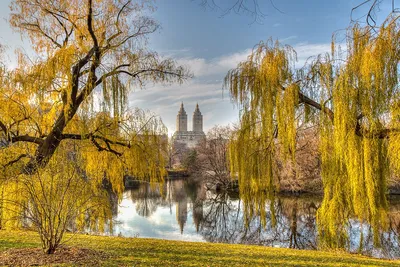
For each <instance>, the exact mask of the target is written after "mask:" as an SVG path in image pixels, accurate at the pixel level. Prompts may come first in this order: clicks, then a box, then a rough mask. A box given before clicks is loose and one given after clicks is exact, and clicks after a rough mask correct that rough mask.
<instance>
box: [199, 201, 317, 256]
mask: <svg viewBox="0 0 400 267" xmlns="http://www.w3.org/2000/svg"><path fill="white" fill-rule="evenodd" d="M317 203H318V201H317V202H316V201H313V200H308V201H304V200H301V199H296V198H294V199H277V200H276V201H275V202H274V207H275V217H276V224H275V227H273V224H272V223H271V222H272V220H271V219H272V215H273V214H271V211H270V209H269V208H268V209H267V210H266V213H265V216H266V220H265V222H266V224H265V225H264V223H263V218H261V216H260V215H259V214H254V215H253V216H252V217H248V218H247V220H248V223H247V224H246V220H245V218H244V216H245V215H244V213H243V203H242V202H241V200H240V199H238V198H232V196H229V195H228V194H227V193H220V194H210V196H209V197H208V198H207V200H205V201H204V220H203V223H202V225H201V233H202V235H203V236H204V237H205V239H206V240H207V241H209V242H225V243H243V244H259V245H267V246H280V247H292V248H302V249H307V248H315V247H316V243H315V242H316V241H315V240H316V238H315V236H316V228H315V209H316V208H317V205H316V204H317ZM267 206H268V205H267Z"/></svg>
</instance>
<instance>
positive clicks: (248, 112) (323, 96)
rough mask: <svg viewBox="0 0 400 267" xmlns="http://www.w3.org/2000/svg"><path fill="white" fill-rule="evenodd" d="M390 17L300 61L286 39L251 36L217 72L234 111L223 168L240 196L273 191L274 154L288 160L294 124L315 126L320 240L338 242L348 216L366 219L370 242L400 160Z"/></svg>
mask: <svg viewBox="0 0 400 267" xmlns="http://www.w3.org/2000/svg"><path fill="white" fill-rule="evenodd" d="M396 19H397V18H396V17H389V18H388V19H387V20H386V22H385V23H384V24H383V25H382V27H381V28H380V29H379V31H376V30H373V29H372V28H371V27H370V26H367V27H361V26H359V25H357V24H355V25H354V26H352V27H351V28H349V29H348V32H347V38H346V44H345V45H346V47H347V49H346V50H345V51H346V52H345V53H344V55H343V53H340V49H339V48H337V47H338V46H339V45H341V44H340V43H338V42H336V41H335V40H333V42H332V51H331V53H330V54H326V55H320V56H318V57H316V58H315V59H314V60H312V61H311V62H309V63H308V64H307V65H306V66H304V67H303V68H301V69H299V68H296V66H295V62H296V52H295V51H294V49H293V48H291V47H290V46H284V45H281V44H280V43H279V42H273V41H272V40H269V41H267V42H266V43H260V44H259V45H257V46H256V47H255V48H254V49H253V51H252V53H251V55H250V56H249V57H248V59H247V60H246V61H244V62H242V63H240V64H239V65H238V66H237V68H235V69H233V70H231V71H230V72H229V73H228V75H227V76H226V78H225V86H226V87H228V88H229V90H230V93H231V96H232V98H233V100H234V101H236V102H237V103H238V104H239V106H240V108H241V114H242V115H241V118H240V120H241V125H240V126H241V127H240V130H239V131H237V132H236V133H235V135H234V139H233V141H232V142H231V144H230V155H231V156H230V159H231V168H232V173H237V174H238V176H239V183H240V186H241V191H242V194H244V195H248V196H249V198H251V199H254V197H253V196H255V195H257V194H259V191H262V192H271V190H272V191H273V190H274V179H275V171H274V162H273V160H272V158H273V157H272V156H273V155H274V154H276V153H279V154H281V155H282V156H283V157H284V158H286V159H287V160H295V158H294V152H295V149H296V127H297V125H298V124H299V123H305V122H306V123H310V124H312V123H317V124H318V125H319V132H320V135H319V139H320V141H319V143H320V144H319V146H320V154H321V160H322V179H323V184H324V200H323V203H322V205H321V207H320V209H319V211H318V229H319V232H320V234H321V237H322V238H321V240H322V241H323V242H321V245H328V246H333V247H342V246H345V245H346V244H347V243H346V242H347V241H348V239H347V236H346V233H347V231H346V226H347V225H348V224H347V222H348V219H349V218H350V217H355V218H357V219H358V220H360V222H361V223H362V222H368V223H371V225H372V226H373V227H374V234H375V241H376V242H378V241H379V232H380V230H381V229H384V228H385V225H386V219H385V218H386V217H385V216H386V210H387V200H386V193H387V187H386V181H387V179H388V178H389V175H394V174H396V173H397V174H399V167H400V164H399V163H400V159H399V153H398V152H399V151H400V139H399V138H400V125H399V124H400V119H399V112H400V95H399V89H398V88H399V81H398V62H399V55H400V54H399V52H400V49H399V45H398V44H399V37H400V31H399V23H398V21H397V20H396ZM244 189H245V190H244ZM243 190H244V191H243ZM249 201H250V200H249Z"/></svg>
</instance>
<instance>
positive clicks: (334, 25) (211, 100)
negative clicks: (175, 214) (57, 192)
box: [0, 0, 391, 135]
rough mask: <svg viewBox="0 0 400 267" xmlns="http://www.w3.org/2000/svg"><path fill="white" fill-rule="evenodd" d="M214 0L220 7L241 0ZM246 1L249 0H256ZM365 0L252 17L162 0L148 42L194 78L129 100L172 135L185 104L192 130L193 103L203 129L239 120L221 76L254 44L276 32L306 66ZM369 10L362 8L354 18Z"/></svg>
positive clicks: (336, 0) (294, 5)
mask: <svg viewBox="0 0 400 267" xmlns="http://www.w3.org/2000/svg"><path fill="white" fill-rule="evenodd" d="M214 1H215V3H217V4H218V5H219V6H220V7H221V8H224V7H228V6H229V5H232V4H233V3H234V2H236V0H214ZM245 1H248V2H249V4H250V5H251V2H252V0H245ZM363 1H364V0H279V1H277V0H275V1H273V0H258V3H259V8H260V11H261V12H262V13H263V14H264V17H263V18H260V19H259V20H258V21H256V22H255V21H254V18H253V17H251V16H250V15H248V14H235V13H232V12H231V13H228V14H225V15H224V14H223V13H222V12H221V10H218V9H215V8H214V9H213V8H204V7H203V6H202V5H201V2H202V0H158V1H156V2H155V5H156V7H157V9H156V11H155V12H154V13H153V17H154V18H155V19H156V20H157V21H158V22H159V23H160V24H161V29H160V30H159V31H157V32H156V33H154V34H152V35H151V36H150V38H149V48H150V49H152V50H154V51H156V52H158V53H159V54H160V55H161V56H163V57H170V58H173V59H175V60H176V61H177V62H178V63H179V64H181V65H184V66H186V67H188V68H189V69H190V70H191V72H192V73H193V74H194V78H192V79H190V80H188V81H185V82H184V83H183V84H182V85H178V84H173V85H169V86H163V85H153V84H148V85H147V86H146V87H145V88H143V89H140V88H138V89H137V90H134V91H133V92H132V93H131V94H130V95H129V106H130V107H131V108H134V107H139V108H142V109H145V110H149V111H151V112H153V113H155V114H157V115H159V116H161V118H162V120H163V122H164V123H165V125H166V126H167V128H168V132H169V134H170V135H171V134H173V132H174V131H175V129H176V127H175V120H176V115H177V113H178V110H179V107H180V103H181V102H183V103H184V106H185V109H186V112H187V114H188V129H191V128H192V114H193V111H194V109H195V106H196V103H198V104H199V106H200V110H201V112H202V114H203V123H204V131H205V132H207V130H209V129H210V128H212V127H213V126H214V125H227V124H232V123H235V122H237V121H238V117H239V109H238V107H237V106H236V105H235V104H234V103H232V101H231V99H230V96H229V92H228V91H227V90H223V84H222V81H223V79H224V77H225V75H226V74H227V72H228V71H229V70H230V69H232V68H234V67H235V66H236V65H237V64H238V63H239V62H240V61H243V60H245V59H246V57H247V56H248V55H249V53H250V52H251V49H252V48H253V47H254V46H255V45H256V44H257V43H259V42H260V41H266V40H268V39H269V38H272V39H274V40H279V41H280V42H281V43H283V44H288V45H291V46H293V47H294V48H295V50H296V51H297V55H298V63H297V64H296V66H302V65H303V64H304V62H305V61H306V59H307V58H308V57H310V56H315V55H318V54H320V53H324V52H329V51H330V43H331V39H332V34H334V33H336V34H337V35H338V36H339V38H340V36H343V34H344V32H345V29H346V28H347V27H348V26H349V23H350V21H351V15H350V12H351V9H352V8H353V7H355V6H357V5H358V4H360V3H362V2H363ZM10 2H11V0H1V1H0V29H1V34H0V44H3V45H6V46H7V51H6V55H7V60H8V64H9V65H10V66H13V65H15V62H16V61H15V59H14V53H13V51H14V50H15V49H16V48H19V49H25V50H26V51H28V52H29V41H28V40H24V39H21V36H20V35H19V34H18V33H13V31H12V29H11V28H10V26H9V24H8V22H7V18H8V16H9V8H8V6H9V4H10ZM390 5H391V1H383V3H382V4H381V10H382V11H381V12H380V13H382V14H387V10H388V7H389V6H390ZM274 6H275V7H276V8H274ZM364 13H365V10H363V9H359V10H358V11H357V12H356V13H355V14H354V15H353V18H359V17H360V16H361V15H362V14H364ZM380 13H379V14H378V16H379V15H380ZM361 20H362V18H361Z"/></svg>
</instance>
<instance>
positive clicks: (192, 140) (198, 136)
mask: <svg viewBox="0 0 400 267" xmlns="http://www.w3.org/2000/svg"><path fill="white" fill-rule="evenodd" d="M192 123H193V127H192V131H188V129H187V124H188V120H187V114H186V111H185V108H184V107H183V102H182V104H181V108H180V110H179V112H178V115H177V116H176V132H175V133H174V136H173V139H174V142H178V143H184V144H186V145H187V146H188V147H191V148H192V147H195V146H196V145H197V144H198V142H199V141H200V140H202V139H204V138H205V137H206V135H205V134H204V132H203V115H202V114H201V112H200V109H199V104H197V105H196V109H195V110H194V112H193V121H192Z"/></svg>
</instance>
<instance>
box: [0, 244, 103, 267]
mask: <svg viewBox="0 0 400 267" xmlns="http://www.w3.org/2000/svg"><path fill="white" fill-rule="evenodd" d="M107 258H109V255H107V254H106V253H105V252H101V251H95V250H91V249H85V248H76V247H66V246H63V247H60V248H58V250H57V251H56V252H55V253H54V254H53V255H48V254H45V253H44V252H43V250H42V249H40V248H22V249H8V250H6V251H3V252H0V265H1V266H3V265H6V266H39V265H52V264H68V263H70V264H74V265H81V266H99V265H100V263H101V262H102V261H103V260H106V259H107Z"/></svg>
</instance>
